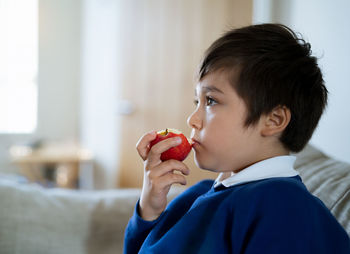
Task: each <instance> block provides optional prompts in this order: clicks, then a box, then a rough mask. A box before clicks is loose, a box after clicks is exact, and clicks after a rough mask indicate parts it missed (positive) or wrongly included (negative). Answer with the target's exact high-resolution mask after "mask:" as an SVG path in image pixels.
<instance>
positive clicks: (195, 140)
mask: <svg viewBox="0 0 350 254" xmlns="http://www.w3.org/2000/svg"><path fill="white" fill-rule="evenodd" d="M191 141H192V142H191V143H192V147H195V146H198V145H200V142H199V141H198V140H197V139H195V138H191Z"/></svg>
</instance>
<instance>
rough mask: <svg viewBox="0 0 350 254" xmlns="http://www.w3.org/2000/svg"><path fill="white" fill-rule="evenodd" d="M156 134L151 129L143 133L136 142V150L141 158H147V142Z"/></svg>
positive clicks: (148, 148)
mask: <svg viewBox="0 0 350 254" xmlns="http://www.w3.org/2000/svg"><path fill="white" fill-rule="evenodd" d="M156 136H157V132H155V131H151V132H149V133H146V134H145V135H143V136H142V137H141V138H140V139H139V141H138V142H137V144H136V150H137V152H138V153H139V155H140V156H141V158H142V159H143V160H146V159H147V155H148V152H149V150H150V147H149V144H150V142H151V141H152V140H154V139H155V138H156Z"/></svg>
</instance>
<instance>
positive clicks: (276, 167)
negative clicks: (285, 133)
mask: <svg viewBox="0 0 350 254" xmlns="http://www.w3.org/2000/svg"><path fill="white" fill-rule="evenodd" d="M295 159H296V157H295V156H292V155H285V156H276V157H272V158H269V159H266V160H263V161H259V162H257V163H254V164H253V165H251V166H249V167H247V168H245V169H243V170H242V171H240V172H238V173H236V174H235V173H232V174H231V176H230V177H228V178H226V179H224V180H223V181H220V179H221V178H222V174H223V173H221V174H220V175H219V176H218V178H217V179H216V180H215V183H214V188H215V187H217V186H219V185H220V184H222V185H223V186H225V187H230V186H233V185H237V184H240V183H244V182H251V181H256V180H262V179H266V178H273V177H292V176H296V175H299V173H298V171H296V170H295V169H294V167H293V164H294V162H295Z"/></svg>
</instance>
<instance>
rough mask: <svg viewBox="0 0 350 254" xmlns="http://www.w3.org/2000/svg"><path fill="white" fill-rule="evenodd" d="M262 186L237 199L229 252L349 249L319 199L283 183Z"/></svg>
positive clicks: (343, 253)
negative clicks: (238, 201)
mask: <svg viewBox="0 0 350 254" xmlns="http://www.w3.org/2000/svg"><path fill="white" fill-rule="evenodd" d="M266 187H267V188H264V187H263V188H259V189H258V190H255V191H254V193H258V194H255V195H254V196H252V195H248V196H246V197H244V200H243V199H242V200H241V202H242V203H241V204H242V206H241V209H240V210H238V211H237V212H236V215H238V216H237V218H238V220H234V221H233V223H234V225H233V231H232V232H233V233H232V235H231V237H232V238H231V241H232V242H236V243H238V244H236V246H233V248H236V250H234V251H233V253H245V254H253V253H269V254H277V253H284V254H289V253H293V254H296V253H318V254H321V253H322V254H330V253H339V254H346V253H350V241H349V237H348V235H347V233H346V232H345V230H344V229H343V228H342V227H341V226H340V224H339V223H338V222H337V221H336V219H335V218H334V217H333V216H332V215H331V213H330V212H329V211H328V209H327V208H326V207H325V206H324V205H323V203H322V202H321V201H320V200H318V199H317V198H315V197H313V196H312V195H311V194H310V193H308V192H307V191H305V190H300V189H296V188H290V186H286V185H280V186H278V185H276V186H266ZM237 240H238V241H237ZM237 248H238V249H237Z"/></svg>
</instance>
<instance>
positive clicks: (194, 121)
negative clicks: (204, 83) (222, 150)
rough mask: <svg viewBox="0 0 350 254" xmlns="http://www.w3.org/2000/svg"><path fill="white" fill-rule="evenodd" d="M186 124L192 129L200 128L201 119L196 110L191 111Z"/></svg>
mask: <svg viewBox="0 0 350 254" xmlns="http://www.w3.org/2000/svg"><path fill="white" fill-rule="evenodd" d="M187 125H188V126H189V127H191V128H192V129H198V130H200V129H201V128H202V120H201V119H200V117H199V112H198V110H195V111H193V113H192V114H191V115H190V116H189V117H188V118H187Z"/></svg>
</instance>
